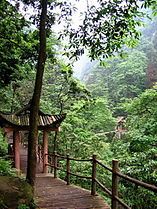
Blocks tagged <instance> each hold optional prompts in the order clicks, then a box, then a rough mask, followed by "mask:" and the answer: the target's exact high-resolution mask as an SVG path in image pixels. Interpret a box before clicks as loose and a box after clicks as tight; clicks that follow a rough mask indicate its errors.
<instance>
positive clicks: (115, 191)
mask: <svg viewBox="0 0 157 209" xmlns="http://www.w3.org/2000/svg"><path fill="white" fill-rule="evenodd" d="M49 156H50V157H51V159H52V158H53V164H51V163H52V160H51V162H50V163H48V164H47V165H46V166H49V167H51V168H53V172H54V178H57V170H61V171H63V172H65V173H66V174H67V176H66V182H67V185H70V176H71V175H72V176H76V177H80V178H85V179H90V180H91V181H92V185H91V195H96V185H98V186H99V187H100V188H101V189H102V190H103V191H104V192H106V193H107V194H108V195H109V196H111V208H112V209H118V203H119V204H120V205H122V206H123V207H124V208H126V209H131V208H130V207H129V206H128V205H127V204H126V203H124V202H123V201H122V200H121V199H120V198H119V197H118V181H119V177H121V178H123V179H125V180H127V181H129V182H132V183H134V184H136V185H138V186H141V187H144V188H146V189H147V190H150V191H153V192H155V193H157V187H156V186H154V185H150V184H146V183H144V182H142V181H139V180H137V179H134V178H131V177H129V176H127V175H124V174H122V173H120V172H119V171H118V160H112V168H110V167H108V166H107V165H105V164H103V163H102V162H100V161H98V160H97V159H96V155H93V157H92V158H91V159H75V158H71V157H70V156H69V154H67V155H66V156H61V155H58V154H57V152H54V153H53V154H51V155H49ZM58 158H60V159H64V160H66V170H64V169H62V168H60V167H58V165H57V164H58ZM71 160H74V161H80V162H92V175H91V176H82V175H78V174H75V173H72V172H71V171H70V161H71ZM97 165H100V166H102V167H103V168H105V169H107V170H108V171H110V172H111V173H112V191H110V190H109V189H107V188H106V187H105V186H104V185H103V184H102V183H100V182H99V181H98V179H97V178H96V173H97V171H96V169H97Z"/></svg>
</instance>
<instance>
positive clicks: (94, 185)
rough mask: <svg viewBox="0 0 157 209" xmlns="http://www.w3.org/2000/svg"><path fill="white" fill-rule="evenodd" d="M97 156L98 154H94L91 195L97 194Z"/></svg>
mask: <svg viewBox="0 0 157 209" xmlns="http://www.w3.org/2000/svg"><path fill="white" fill-rule="evenodd" d="M96 157H97V155H93V165H92V188H91V195H95V194H96V181H95V179H96Z"/></svg>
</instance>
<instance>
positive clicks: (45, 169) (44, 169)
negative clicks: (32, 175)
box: [43, 130, 48, 173]
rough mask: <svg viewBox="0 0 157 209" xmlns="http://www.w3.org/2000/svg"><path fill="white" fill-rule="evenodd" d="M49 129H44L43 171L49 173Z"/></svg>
mask: <svg viewBox="0 0 157 209" xmlns="http://www.w3.org/2000/svg"><path fill="white" fill-rule="evenodd" d="M47 154H48V131H46V130H44V131H43V173H48V166H47V164H48V155H47Z"/></svg>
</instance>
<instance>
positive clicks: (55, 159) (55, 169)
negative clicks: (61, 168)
mask: <svg viewBox="0 0 157 209" xmlns="http://www.w3.org/2000/svg"><path fill="white" fill-rule="evenodd" d="M54 178H57V152H54Z"/></svg>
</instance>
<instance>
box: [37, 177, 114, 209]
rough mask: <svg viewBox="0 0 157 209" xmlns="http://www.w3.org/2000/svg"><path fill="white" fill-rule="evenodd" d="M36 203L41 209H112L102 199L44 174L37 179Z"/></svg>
mask: <svg viewBox="0 0 157 209" xmlns="http://www.w3.org/2000/svg"><path fill="white" fill-rule="evenodd" d="M35 201H36V204H37V206H38V208H40V209H47V208H49V209H94V208H95V209H110V207H109V206H108V205H107V204H106V203H105V201H104V199H103V198H102V197H99V196H92V195H91V194H90V191H88V190H86V189H82V188H80V187H78V186H74V185H66V182H64V181H63V180H61V179H55V178H53V176H52V175H51V176H50V175H44V174H43V175H42V174H39V175H37V177H36V186H35Z"/></svg>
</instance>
